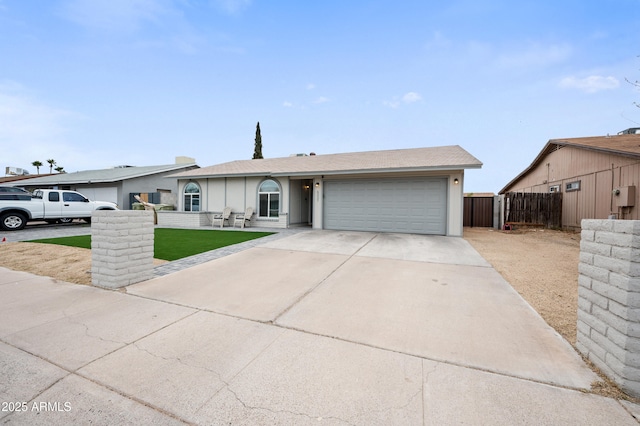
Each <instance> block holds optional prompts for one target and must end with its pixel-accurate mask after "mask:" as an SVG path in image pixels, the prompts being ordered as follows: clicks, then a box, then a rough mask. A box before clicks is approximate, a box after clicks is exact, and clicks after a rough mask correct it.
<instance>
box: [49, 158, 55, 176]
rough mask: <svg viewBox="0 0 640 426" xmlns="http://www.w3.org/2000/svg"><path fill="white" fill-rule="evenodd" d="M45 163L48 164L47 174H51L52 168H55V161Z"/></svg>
mask: <svg viewBox="0 0 640 426" xmlns="http://www.w3.org/2000/svg"><path fill="white" fill-rule="evenodd" d="M47 163H49V174H51V173H53V166H55V164H56V160H53V159H52V160H47Z"/></svg>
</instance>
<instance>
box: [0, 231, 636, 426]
mask: <svg viewBox="0 0 640 426" xmlns="http://www.w3.org/2000/svg"><path fill="white" fill-rule="evenodd" d="M0 375H1V376H0V377H2V379H0V396H1V397H2V398H0V399H1V400H2V401H14V400H15V401H23V400H24V401H25V402H27V406H28V408H29V409H28V410H13V411H12V412H7V411H5V412H0V421H2V422H5V421H6V422H8V423H16V424H33V423H38V422H39V423H43V424H68V423H70V422H76V423H93V424H114V423H131V424H140V423H151V422H153V423H154V424H156V423H157V424H181V423H193V424H252V425H254V424H314V425H315V424H319V423H320V424H328V425H343V424H362V425H375V424H380V425H390V424H412V425H413V424H433V425H436V424H437V425H440V424H452V423H455V424H459V423H465V424H514V423H518V424H581V425H584V424H636V422H635V420H634V418H633V416H632V414H631V412H633V411H634V410H636V409H637V407H636V406H634V405H633V404H629V403H625V404H624V405H623V404H622V403H620V402H618V401H616V400H614V399H610V398H604V397H600V396H597V395H594V394H591V393H589V392H588V390H589V389H590V386H591V383H592V382H594V381H597V380H599V379H598V377H597V376H596V375H595V374H594V373H593V372H592V371H591V370H590V369H589V368H587V366H586V365H585V364H584V362H583V361H582V359H581V358H580V357H579V356H578V355H577V353H576V352H575V351H574V350H573V348H572V347H571V346H570V345H569V344H568V343H567V342H566V341H565V340H563V339H562V338H561V337H560V336H559V335H558V334H557V333H556V332H555V331H554V330H553V329H551V328H550V327H549V326H548V325H547V324H546V323H545V322H544V321H543V320H542V318H540V316H539V315H538V314H537V313H536V312H535V311H534V310H533V309H532V308H531V307H530V306H529V305H528V304H527V303H526V302H525V301H524V300H523V299H522V298H521V297H520V296H519V295H518V294H517V293H516V292H515V291H514V290H513V289H512V287H511V286H510V285H509V284H508V283H507V282H506V281H505V280H504V279H503V278H502V277H501V276H500V275H499V274H498V273H497V272H496V271H495V270H494V269H493V268H492V267H491V265H489V264H488V263H487V262H486V261H485V260H484V259H483V258H482V257H481V256H480V255H479V254H478V253H477V252H476V251H475V250H474V249H473V248H472V247H471V246H470V245H469V244H468V243H467V242H466V241H465V240H463V239H461V238H446V237H434V236H418V235H399V234H375V233H362V232H340V231H307V232H300V233H296V234H294V235H291V236H288V237H286V238H280V239H273V240H271V241H268V242H266V243H263V244H261V245H258V246H256V247H251V248H248V249H246V250H244V251H241V252H238V253H234V254H230V255H228V256H225V257H221V258H218V259H215V260H212V261H208V262H206V263H202V264H200V265H197V266H193V267H191V268H188V269H185V270H182V271H179V272H175V273H170V274H168V275H165V276H161V277H158V278H155V279H153V280H150V281H146V282H142V283H138V284H135V285H132V286H129V287H127V288H126V289H125V290H123V291H107V290H102V289H98V288H93V287H85V286H77V285H72V284H68V283H61V282H57V281H55V280H52V279H50V278H46V277H37V276H33V275H30V274H25V273H21V272H14V271H9V270H7V269H1V268H0ZM34 402H35V403H36V407H39V405H37V404H40V403H41V402H44V403H45V405H44V406H43V407H45V408H46V403H47V402H52V403H53V402H56V403H59V404H58V405H56V407H61V409H59V410H49V411H47V412H43V411H42V410H40V411H38V410H37V409H36V410H33V409H32V407H33V405H31V404H33V403H34ZM65 403H68V405H65ZM67 407H68V408H69V409H68V410H65V408H67ZM49 408H51V406H50V407H49Z"/></svg>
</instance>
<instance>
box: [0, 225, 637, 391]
mask: <svg viewBox="0 0 640 426" xmlns="http://www.w3.org/2000/svg"><path fill="white" fill-rule="evenodd" d="M464 238H465V239H466V240H467V241H469V243H470V244H471V245H472V246H473V247H474V248H475V249H476V250H477V251H478V252H479V253H480V254H481V255H482V256H483V257H484V258H485V259H486V260H487V261H488V262H489V263H491V265H493V267H494V268H495V269H496V270H497V271H498V272H499V273H500V274H501V275H502V276H503V277H504V278H505V279H506V280H507V281H508V282H509V283H510V284H511V285H512V286H513V287H514V288H515V289H516V291H518V293H520V294H521V295H522V297H523V298H524V299H525V300H526V301H527V302H529V304H531V306H533V308H534V309H535V310H536V311H537V312H538V313H539V314H540V316H541V317H542V318H543V319H544V320H545V321H546V322H547V323H548V324H549V325H550V326H551V327H553V328H554V329H555V330H556V331H557V332H558V333H560V334H561V335H562V336H563V337H564V338H565V339H567V341H569V342H570V343H571V344H572V345H575V342H576V323H577V309H578V258H579V254H580V234H579V233H572V232H562V231H551V230H541V229H537V230H515V231H499V230H492V229H487V228H465V231H464ZM157 262H162V261H157ZM0 266H3V267H5V268H10V269H13V270H18V271H26V272H31V273H34V274H38V275H44V276H49V277H52V278H55V279H57V280H61V281H67V282H71V283H77V284H91V252H90V250H87V249H79V248H73V247H64V246H57V245H51V244H38V243H22V242H19V243H0ZM592 368H593V366H592ZM594 370H595V371H596V372H597V369H595V368H594ZM598 373H599V372H598ZM599 374H600V373H599ZM593 391H594V392H595V393H598V394H600V395H604V396H610V397H614V398H624V399H630V398H628V397H626V396H625V395H624V394H623V393H622V392H620V391H619V390H618V389H617V388H616V387H615V385H613V383H612V382H610V381H609V380H607V379H605V378H603V379H602V381H601V382H598V383H594V385H593Z"/></svg>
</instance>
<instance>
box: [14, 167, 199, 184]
mask: <svg viewBox="0 0 640 426" xmlns="http://www.w3.org/2000/svg"><path fill="white" fill-rule="evenodd" d="M193 166H195V164H168V165H162V166H143V167H117V168H111V169H101V170H84V171H79V172H73V173H59V174H54V175H50V176H44V177H40V178H34V179H29V180H28V181H24V182H21V183H23V184H24V185H29V186H33V185H64V184H79V183H109V182H119V181H123V180H127V179H133V178H138V177H142V176H148V175H153V174H157V173H163V172H171V171H174V170H176V171H177V170H183V169H185V168H188V167H193Z"/></svg>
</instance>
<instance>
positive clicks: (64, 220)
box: [58, 217, 73, 223]
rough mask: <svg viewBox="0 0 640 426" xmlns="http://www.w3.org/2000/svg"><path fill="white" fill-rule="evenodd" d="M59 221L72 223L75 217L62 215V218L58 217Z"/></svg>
mask: <svg viewBox="0 0 640 426" xmlns="http://www.w3.org/2000/svg"><path fill="white" fill-rule="evenodd" d="M58 222H60V223H71V222H73V219H71V218H69V217H62V218H60V219H58Z"/></svg>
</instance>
